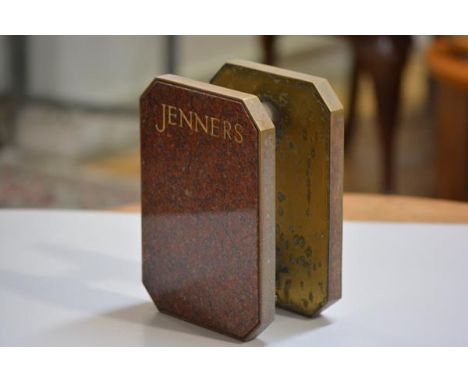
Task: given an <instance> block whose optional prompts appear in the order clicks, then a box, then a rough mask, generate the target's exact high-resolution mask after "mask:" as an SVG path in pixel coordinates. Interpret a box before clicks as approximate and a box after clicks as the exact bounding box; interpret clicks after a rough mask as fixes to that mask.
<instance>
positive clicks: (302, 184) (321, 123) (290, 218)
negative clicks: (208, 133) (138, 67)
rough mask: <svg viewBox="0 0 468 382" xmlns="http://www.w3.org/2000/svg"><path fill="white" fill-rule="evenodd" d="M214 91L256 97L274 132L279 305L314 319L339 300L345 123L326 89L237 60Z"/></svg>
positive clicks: (320, 82)
mask: <svg viewBox="0 0 468 382" xmlns="http://www.w3.org/2000/svg"><path fill="white" fill-rule="evenodd" d="M212 83H214V84H216V85H219V86H223V87H227V88H230V89H236V90H239V91H243V92H247V93H251V94H255V95H257V96H258V97H259V98H260V99H261V100H262V101H264V102H265V103H266V104H267V105H268V107H269V109H270V110H271V114H272V116H273V118H274V120H275V125H276V264H277V272H276V297H277V304H278V305H279V306H281V307H283V308H285V309H289V310H293V311H295V312H298V313H301V314H303V315H306V316H314V315H316V314H318V313H319V312H320V311H322V310H323V309H324V308H326V307H327V306H329V305H330V304H332V303H333V302H335V301H337V300H338V299H339V298H340V297H341V241H342V212H341V209H342V207H341V206H342V182H343V169H342V165H343V115H342V106H341V104H340V102H339V101H338V99H337V97H336V95H335V93H334V92H333V90H332V89H331V87H330V85H329V84H328V82H327V81H326V80H324V79H322V78H318V77H313V76H309V75H305V74H301V73H296V72H292V71H289V70H284V69H279V68H274V67H271V66H266V65H261V64H256V63H251V62H248V61H241V60H234V61H232V62H229V63H227V64H226V65H224V66H223V67H222V68H221V69H220V70H219V71H218V73H216V75H215V76H214V78H213V80H212Z"/></svg>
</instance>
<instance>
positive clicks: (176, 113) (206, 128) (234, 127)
mask: <svg viewBox="0 0 468 382" xmlns="http://www.w3.org/2000/svg"><path fill="white" fill-rule="evenodd" d="M161 109H162V123H161V124H158V123H156V124H155V126H154V127H155V129H156V131H157V132H159V133H163V132H164V131H166V129H167V128H168V127H169V126H171V127H172V126H173V127H178V128H185V129H189V130H190V131H193V132H196V133H204V134H207V135H210V136H212V137H214V138H219V139H225V140H230V141H234V142H236V143H238V144H241V143H242V142H243V141H244V136H243V135H242V130H243V128H242V125H241V124H239V123H234V124H233V123H231V122H230V121H228V120H224V119H219V118H215V117H212V116H208V115H203V116H202V115H199V114H197V113H196V112H194V111H188V112H187V111H183V110H182V109H181V108H178V107H176V106H173V105H166V104H164V103H163V104H161Z"/></svg>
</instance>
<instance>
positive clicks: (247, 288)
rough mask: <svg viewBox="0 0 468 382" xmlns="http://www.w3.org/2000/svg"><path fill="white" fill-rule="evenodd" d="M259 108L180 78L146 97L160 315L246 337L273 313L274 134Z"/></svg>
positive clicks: (151, 269) (147, 201) (147, 223)
mask: <svg viewBox="0 0 468 382" xmlns="http://www.w3.org/2000/svg"><path fill="white" fill-rule="evenodd" d="M262 112H263V113H265V112H264V111H262V109H261V104H260V102H259V101H258V99H257V98H256V97H254V96H249V95H246V94H244V93H240V92H234V91H231V90H227V89H226V90H224V89H222V88H218V87H216V86H213V85H208V84H202V83H199V82H196V81H190V80H186V79H182V78H181V77H176V76H163V77H160V78H157V79H156V80H155V81H153V83H152V84H151V85H150V86H149V87H148V88H147V89H146V91H145V92H144V93H143V95H142V97H141V99H140V116H141V155H142V157H141V163H142V231H143V282H144V285H145V286H146V288H147V290H148V292H149V294H150V295H151V297H152V298H153V300H154V302H155V303H156V305H157V307H158V309H159V310H160V311H162V312H165V313H168V314H171V315H174V316H176V317H179V318H181V319H184V320H187V321H189V322H192V323H195V324H198V325H201V326H204V327H207V328H210V329H213V330H216V331H218V332H221V333H224V334H227V335H230V336H233V337H236V338H239V339H243V340H246V339H250V338H253V337H255V335H257V334H258V333H259V332H260V331H261V330H263V329H264V328H265V327H266V326H267V325H268V324H269V323H270V322H271V321H272V319H273V311H274V281H273V280H274V256H275V255H274V221H273V218H274V190H273V189H274V128H273V125H272V124H271V122H269V121H268V118H265V115H264V114H261V113H262ZM252 113H253V114H257V118H256V119H255V118H253V117H252ZM265 150H266V156H265ZM262 165H264V166H265V165H267V167H265V168H262V167H261V166H262ZM264 176H265V177H269V179H270V182H269V184H265V182H264V181H263V179H262V177H264ZM271 181H273V184H271ZM267 215H268V217H267ZM265 240H266V241H265Z"/></svg>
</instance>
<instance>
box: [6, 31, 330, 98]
mask: <svg viewBox="0 0 468 382" xmlns="http://www.w3.org/2000/svg"><path fill="white" fill-rule="evenodd" d="M5 40H6V39H5V38H4V37H1V36H0V92H1V90H2V89H3V88H5V87H6V84H7V74H6V73H7V70H6V69H7V66H6V58H7V57H6V54H1V50H2V49H3V48H4V45H5ZM326 41H327V38H323V37H314V36H282V37H281V38H280V39H279V40H278V45H279V51H280V52H281V55H282V56H291V55H295V54H300V53H301V52H304V51H307V50H311V49H313V48H314V47H318V46H320V45H323V44H324V43H325V44H326ZM165 44H166V37H164V36H126V37H120V36H32V37H30V39H29V45H28V46H29V52H28V54H29V68H28V80H29V92H30V94H31V95H33V96H38V97H45V98H50V99H53V100H58V101H62V102H68V103H81V104H91V105H95V106H114V107H119V106H121V107H136V105H137V100H138V97H139V94H141V92H142V91H143V90H144V88H145V87H146V85H147V84H148V83H149V82H150V81H151V79H152V78H154V77H155V76H157V75H159V74H162V73H163V72H164V71H165V70H166V56H165V54H166V50H165V46H166V45H165ZM177 58H178V74H181V75H185V76H187V77H192V78H195V79H200V80H209V79H210V78H211V76H212V75H213V74H214V73H215V72H216V71H217V69H218V68H219V67H220V66H221V65H222V64H223V63H224V62H225V61H226V60H228V59H231V58H244V59H250V60H260V59H261V46H260V40H259V37H258V36H180V37H178V39H177Z"/></svg>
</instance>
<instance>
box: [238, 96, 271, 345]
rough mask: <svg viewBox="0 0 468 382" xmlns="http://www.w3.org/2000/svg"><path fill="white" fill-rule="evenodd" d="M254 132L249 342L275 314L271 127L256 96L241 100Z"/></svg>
mask: <svg viewBox="0 0 468 382" xmlns="http://www.w3.org/2000/svg"><path fill="white" fill-rule="evenodd" d="M244 105H245V107H246V109H247V111H248V112H249V113H250V115H251V116H252V119H253V121H254V122H255V125H256V127H257V129H258V134H259V141H258V144H259V146H258V153H259V166H258V169H259V189H258V191H259V251H260V259H259V265H260V267H259V269H260V276H259V288H260V296H261V297H262V303H261V304H260V317H261V319H260V323H259V325H258V326H257V327H255V328H254V329H253V330H252V331H251V332H250V333H249V334H248V335H247V337H246V339H252V338H254V337H255V336H256V335H257V334H259V333H260V332H262V331H263V330H264V329H265V328H266V327H268V326H269V325H270V324H271V322H272V321H273V319H274V314H275V271H276V253H275V214H276V206H275V184H276V182H275V175H276V168H275V155H276V148H275V126H274V124H273V122H272V121H271V119H270V117H269V116H268V114H267V113H266V111H265V108H264V106H263V105H262V103H261V102H260V100H259V99H258V97H257V96H254V97H253V98H250V99H248V100H245V101H244Z"/></svg>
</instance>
